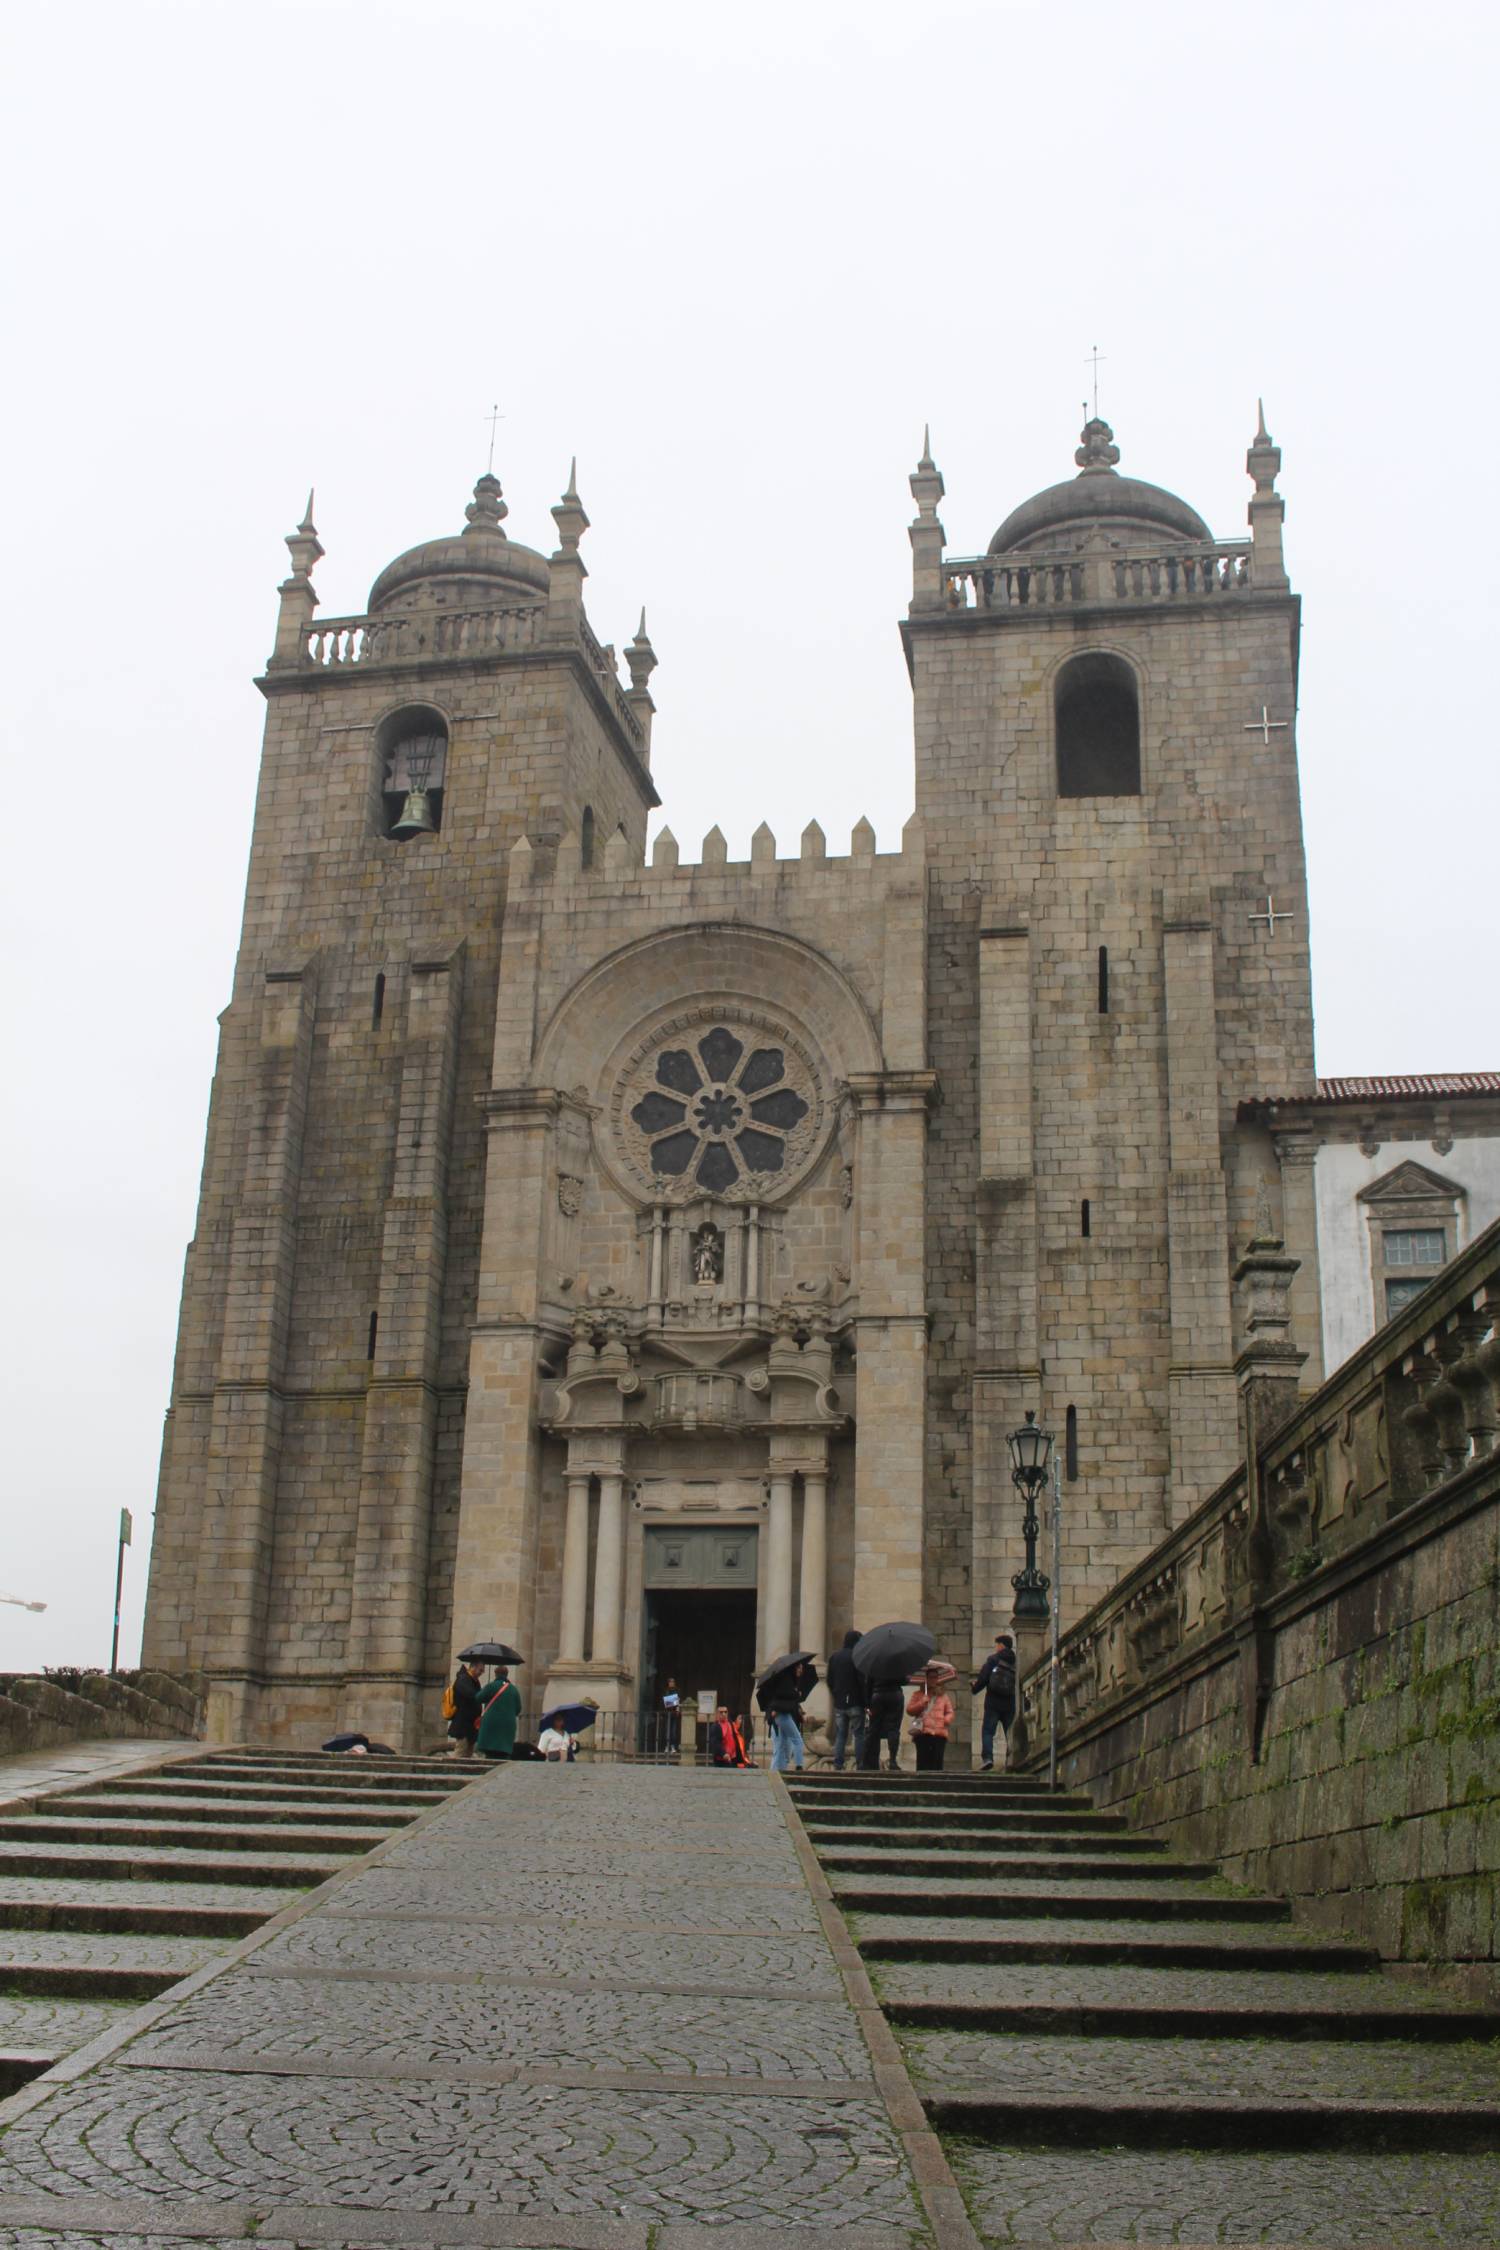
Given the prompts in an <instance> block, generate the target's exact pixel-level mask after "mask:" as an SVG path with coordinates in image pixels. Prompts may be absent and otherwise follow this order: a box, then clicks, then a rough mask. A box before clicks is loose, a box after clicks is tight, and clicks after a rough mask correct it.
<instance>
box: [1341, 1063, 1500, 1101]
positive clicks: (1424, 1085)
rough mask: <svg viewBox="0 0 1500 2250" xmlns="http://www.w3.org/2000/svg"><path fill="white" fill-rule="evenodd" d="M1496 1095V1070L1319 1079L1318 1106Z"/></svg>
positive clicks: (1499, 1077) (1499, 1082) (1499, 1085)
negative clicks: (1406, 1098) (1436, 1097)
mask: <svg viewBox="0 0 1500 2250" xmlns="http://www.w3.org/2000/svg"><path fill="white" fill-rule="evenodd" d="M1451 1094H1459V1095H1462V1094H1500V1070H1450V1071H1437V1072H1435V1073H1431V1074H1429V1075H1426V1076H1423V1077H1415V1078H1320V1079H1319V1080H1318V1091H1317V1096H1316V1098H1317V1100H1319V1101H1320V1102H1369V1101H1382V1100H1386V1099H1389V1098H1391V1097H1393V1096H1394V1097H1395V1098H1397V1099H1399V1098H1400V1097H1401V1096H1402V1095H1407V1096H1411V1097H1413V1098H1415V1099H1417V1100H1421V1099H1422V1098H1423V1097H1424V1096H1425V1097H1426V1098H1427V1099H1429V1100H1431V1099H1432V1098H1433V1097H1434V1096H1437V1095H1451Z"/></svg>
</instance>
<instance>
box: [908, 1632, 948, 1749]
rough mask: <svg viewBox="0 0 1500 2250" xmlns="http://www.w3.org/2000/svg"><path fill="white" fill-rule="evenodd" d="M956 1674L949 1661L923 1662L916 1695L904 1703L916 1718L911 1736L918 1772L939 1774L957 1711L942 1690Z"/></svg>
mask: <svg viewBox="0 0 1500 2250" xmlns="http://www.w3.org/2000/svg"><path fill="white" fill-rule="evenodd" d="M957 1677H958V1674H957V1672H956V1671H955V1670H954V1668H953V1666H952V1665H951V1664H944V1663H942V1662H941V1661H940V1660H939V1659H938V1658H936V1657H934V1658H933V1660H932V1661H931V1662H930V1663H928V1664H926V1665H924V1666H923V1668H922V1670H921V1672H919V1673H918V1675H917V1678H918V1681H919V1683H920V1684H919V1685H918V1688H917V1692H916V1694H915V1695H914V1696H913V1697H912V1699H911V1702H910V1703H909V1704H908V1705H907V1716H908V1718H911V1719H915V1721H916V1725H915V1726H914V1727H913V1729H912V1736H913V1739H914V1740H915V1742H916V1745H917V1771H918V1773H941V1772H942V1770H943V1756H944V1753H945V1752H946V1750H947V1748H948V1734H949V1730H950V1729H951V1727H952V1725H953V1721H954V1718H955V1716H956V1713H955V1711H954V1707H953V1698H952V1696H951V1695H947V1694H945V1693H944V1690H945V1688H946V1686H947V1683H948V1682H949V1680H955V1679H957Z"/></svg>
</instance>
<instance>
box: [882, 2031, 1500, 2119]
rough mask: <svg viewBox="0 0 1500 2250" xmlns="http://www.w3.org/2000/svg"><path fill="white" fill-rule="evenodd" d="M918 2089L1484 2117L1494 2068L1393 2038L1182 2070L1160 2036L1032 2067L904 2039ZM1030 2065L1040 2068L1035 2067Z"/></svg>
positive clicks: (1230, 2045)
mask: <svg viewBox="0 0 1500 2250" xmlns="http://www.w3.org/2000/svg"><path fill="white" fill-rule="evenodd" d="M902 2044H903V2048H904V2050H905V2053H906V2058H907V2064H908V2067H909V2068H910V2070H911V2073H912V2077H913V2079H914V2081H915V2083H916V2085H917V2088H918V2091H919V2092H921V2093H923V2094H928V2095H931V2096H932V2097H934V2098H935V2099H938V2098H944V2097H946V2096H949V2095H954V2096H958V2097H960V2098H964V2099H980V2100H986V2101H995V2102H1001V2101H1009V2102H1012V2103H1021V2104H1026V2103H1029V2102H1030V2101H1031V2100H1032V2099H1033V2098H1035V2097H1036V2096H1037V2095H1039V2094H1040V2095H1041V2096H1043V2097H1044V2098H1046V2099H1049V2100H1050V2099H1051V2098H1052V2097H1053V2096H1059V2097H1061V2098H1064V2099H1066V2100H1068V2101H1078V2100H1085V2101H1090V2102H1097V2103H1100V2104H1102V2105H1105V2106H1113V2105H1114V2104H1116V2103H1124V2104H1127V2105H1128V2104H1131V2103H1134V2102H1136V2101H1141V2100H1144V2101H1148V2102H1157V2101H1178V2102H1194V2103H1196V2102H1198V2101H1201V2100H1203V2099H1205V2098H1207V2099H1209V2100H1212V2101H1214V2102H1220V2101H1226V2100H1233V2101H1241V2102H1267V2101H1269V2102H1276V2103H1278V2104H1281V2103H1285V2102H1338V2103H1344V2102H1373V2103H1376V2104H1378V2105H1395V2106H1397V2107H1399V2108H1401V2109H1402V2110H1405V2109H1408V2108H1409V2107H1411V2106H1412V2105H1413V2104H1417V2105H1420V2106H1424V2107H1426V2106H1430V2105H1432V2104H1437V2105H1438V2106H1439V2107H1442V2108H1447V2107H1448V2106H1450V2105H1459V2106H1463V2107H1465V2108H1478V2109H1489V2110H1491V2111H1494V2110H1495V2109H1496V2105H1497V2104H1500V2063H1497V2060H1496V2057H1495V2055H1494V2053H1493V2051H1492V2050H1491V2049H1490V2048H1489V2047H1488V2046H1487V2045H1486V2043H1485V2042H1484V2040H1483V2039H1480V2038H1477V2037H1475V2038H1469V2039H1458V2040H1449V2041H1445V2042H1444V2043H1443V2044H1442V2045H1436V2044H1429V2045H1427V2046H1424V2047H1423V2048H1422V2049H1421V2050H1420V2051H1419V2052H1415V2053H1414V2052H1413V2050H1412V2049H1411V2048H1410V2047H1408V2046H1407V2045H1406V2044H1405V2043H1404V2041H1403V2040H1402V2038H1401V2036H1400V2035H1399V2034H1398V2035H1397V2036H1396V2037H1395V2038H1394V2039H1392V2038H1385V2039H1376V2038H1372V2039H1347V2038H1346V2039H1325V2038H1322V2037H1320V2036H1318V2035H1317V2034H1316V2033H1314V2034H1311V2035H1310V2036H1308V2037H1306V2038H1297V2037H1293V2038H1290V2039H1283V2038H1278V2037H1275V2036H1273V2035H1272V2034H1270V2033H1268V2032H1267V2031H1265V2030H1264V2029H1263V2028H1262V2029H1259V2030H1257V2031H1256V2032H1254V2033H1253V2034H1252V2035H1251V2036H1249V2037H1248V2038H1239V2037H1236V2036H1235V2035H1234V2034H1233V2033H1230V2034H1228V2035H1224V2036H1215V2035H1214V2034H1212V2033H1210V2034H1207V2035H1205V2036H1203V2037H1201V2038H1200V2039H1199V2040H1198V2041H1197V2042H1196V2043H1195V2044H1194V2046H1193V2049H1192V2054H1191V2057H1190V2058H1189V2060H1188V2064H1187V2067H1186V2068H1185V2067H1184V2057H1183V2052H1182V2045H1181V2042H1180V2040H1178V2039H1177V2038H1175V2037H1173V2036H1171V2035H1170V2034H1168V2033H1165V2032H1159V2033H1158V2034H1157V2035H1156V2036H1155V2037H1152V2036H1150V2035H1146V2036H1144V2037H1138V2038H1132V2039H1121V2038H1118V2037H1115V2036H1111V2035H1107V2034H1106V2035H1103V2036H1098V2037H1092V2036H1089V2035H1088V2034H1084V2035H1082V2036H1080V2035H1079V2034H1077V2033H1071V2034H1069V2033H1059V2034H1054V2035H1053V2036H1051V2037H1050V2038H1049V2039H1048V2041H1047V2046H1046V2050H1045V2053H1044V2054H1043V2055H1042V2056H1041V2057H1038V2056H1037V2055H1036V2054H1034V2053H1033V2052H1032V2051H1031V2050H1030V2049H1029V2048H1028V2047H1027V2045H1026V2043H1025V2041H1024V2040H1022V2039H1020V2038H1016V2037H1008V2038H1003V2039H996V2038H990V2037H987V2036H986V2035H985V2034H984V2033H983V2032H975V2031H950V2030H943V2031H930V2032H922V2033H917V2032H912V2033H910V2034H909V2036H908V2037H907V2038H906V2039H905V2040H904V2041H903V2042H902ZM1039 2062H1040V2066H1041V2067H1040V2069H1039V2068H1038V2064H1039Z"/></svg>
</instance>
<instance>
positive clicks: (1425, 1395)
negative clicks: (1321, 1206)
mask: <svg viewBox="0 0 1500 2250" xmlns="http://www.w3.org/2000/svg"><path fill="white" fill-rule="evenodd" d="M1278 1262H1279V1263H1281V1264H1283V1265H1284V1264H1286V1263H1287V1262H1286V1261H1277V1260H1275V1259H1268V1258H1266V1257H1261V1258H1259V1259H1256V1258H1247V1260H1246V1261H1245V1267H1251V1266H1254V1267H1257V1268H1266V1269H1268V1270H1269V1268H1271V1267H1273V1266H1274V1265H1276V1264H1277V1263H1278ZM1242 1270H1243V1269H1242ZM1250 1278H1251V1280H1252V1281H1254V1280H1256V1279H1257V1278H1260V1279H1262V1280H1263V1279H1264V1275H1263V1274H1262V1275H1259V1276H1257V1275H1256V1274H1252V1275H1251V1276H1250ZM1273 1278H1274V1275H1273ZM1278 1348H1279V1349H1280V1350H1281V1352H1282V1356H1283V1359H1285V1356H1286V1352H1287V1350H1288V1348H1289V1347H1286V1346H1281V1347H1278ZM1292 1356H1293V1358H1295V1355H1292ZM1240 1370H1241V1381H1242V1397H1243V1399H1244V1403H1245V1462H1244V1463H1243V1464H1242V1465H1241V1466H1239V1467H1237V1468H1236V1469H1235V1471H1234V1472H1233V1474H1232V1475H1230V1476H1229V1477H1227V1478H1226V1479H1225V1481H1224V1483H1223V1484H1222V1485H1220V1487H1219V1488H1218V1490H1217V1491H1216V1492H1214V1493H1212V1494H1211V1495H1210V1496H1209V1498H1208V1499H1207V1500H1206V1501H1205V1502H1204V1503H1203V1505H1202V1506H1201V1507H1200V1508H1199V1509H1198V1510H1197V1511H1196V1513H1195V1514H1194V1515H1192V1516H1190V1517H1189V1518H1188V1519H1187V1520H1186V1522H1184V1523H1183V1524H1181V1525H1180V1526H1179V1527H1178V1528H1177V1529H1176V1530H1175V1531H1173V1532H1171V1533H1169V1534H1168V1535H1167V1537H1166V1538H1164V1539H1163V1540H1162V1541H1161V1543H1160V1545H1159V1546H1158V1547H1157V1548H1156V1549H1155V1550H1154V1551H1153V1552H1152V1553H1151V1554H1150V1555H1148V1556H1147V1557H1146V1558H1145V1559H1144V1560H1143V1561H1142V1562H1141V1563H1140V1564H1138V1565H1137V1567H1136V1568H1135V1569H1134V1570H1133V1571H1131V1572H1130V1573H1129V1574H1128V1576H1126V1577H1125V1578H1124V1579H1122V1581H1121V1582H1120V1584H1119V1585H1118V1586H1117V1587H1116V1588H1115V1589H1114V1591H1113V1592H1112V1593H1111V1594H1109V1595H1108V1596H1107V1597H1106V1598H1105V1600H1103V1601H1101V1602H1099V1603H1097V1604H1096V1605H1095V1606H1094V1608H1092V1609H1091V1610H1089V1611H1088V1613H1087V1614H1086V1615H1085V1616H1084V1617H1082V1618H1081V1619H1080V1620H1079V1621H1078V1623H1077V1624H1075V1625H1074V1626H1072V1628H1071V1629H1070V1630H1069V1631H1068V1632H1067V1633H1065V1634H1064V1635H1063V1637H1062V1639H1061V1643H1060V1646H1059V1651H1058V1740H1057V1766H1058V1773H1059V1776H1060V1777H1061V1780H1062V1782H1063V1785H1064V1786H1065V1787H1068V1788H1086V1789H1088V1790H1089V1791H1090V1792H1091V1794H1092V1795H1093V1797H1094V1800H1095V1803H1096V1804H1098V1805H1100V1806H1107V1807H1110V1808H1113V1809H1118V1810H1121V1811H1125V1812H1126V1813H1127V1814H1128V1816H1129V1818H1130V1820H1131V1822H1132V1825H1133V1826H1135V1827H1137V1828H1139V1829H1141V1830H1142V1831H1143V1832H1145V1833H1148V1834H1153V1835H1157V1836H1159V1837H1161V1838H1162V1839H1164V1840H1165V1841H1167V1842H1168V1843H1169V1844H1170V1846H1171V1847H1172V1848H1173V1849H1174V1850H1176V1849H1180V1850H1184V1851H1190V1852H1193V1853H1194V1854H1201V1855H1203V1856H1206V1857H1212V1858H1214V1859H1217V1860H1219V1861H1220V1862H1221V1863H1222V1864H1223V1865H1224V1868H1225V1872H1226V1873H1227V1874H1229V1875H1230V1876H1231V1877H1233V1878H1234V1879H1235V1880H1237V1881H1241V1882H1247V1883H1251V1884H1254V1885H1269V1886H1270V1887H1272V1888H1274V1889H1276V1890H1279V1891H1282V1892H1285V1893H1287V1894H1289V1895H1291V1896H1292V1897H1293V1898H1294V1899H1296V1900H1297V1901H1298V1904H1299V1907H1300V1909H1301V1910H1302V1911H1303V1912H1304V1913H1305V1914H1306V1915H1307V1916H1308V1917H1309V1918H1310V1919H1312V1920H1315V1921H1321V1922H1324V1923H1327V1924H1330V1925H1333V1926H1337V1927H1340V1928H1348V1929H1355V1930H1359V1931H1362V1932H1364V1933H1365V1934H1366V1935H1368V1936H1369V1937H1370V1938H1371V1939H1372V1940H1373V1941H1374V1942H1375V1943H1377V1944H1378V1946H1379V1948H1380V1950H1381V1952H1382V1953H1383V1954H1384V1955H1385V1957H1386V1958H1388V1959H1392V1960H1408V1961H1428V1962H1434V1963H1439V1964H1442V1965H1444V1966H1445V1967H1447V1968H1450V1969H1452V1970H1453V1971H1454V1973H1456V1974H1461V1975H1462V1976H1463V1977H1464V1978H1465V1979H1466V1980H1468V1981H1470V1982H1472V1983H1473V1985H1474V1989H1475V1990H1476V1992H1483V1993H1486V1994H1494V1993H1495V1992H1496V1991H1500V1968H1497V1966H1496V1955H1497V1951H1500V1912H1497V1908H1500V1784H1497V1782H1496V1778H1495V1770H1494V1743H1495V1739H1496V1733H1497V1729H1500V1579H1497V1572H1496V1564H1495V1553H1496V1539H1497V1536H1500V1528H1497V1527H1500V1224H1497V1225H1496V1226H1493V1227H1491V1228H1489V1229H1488V1231H1487V1232H1486V1233H1485V1234H1483V1235H1481V1236H1480V1237H1479V1238H1478V1239H1477V1240H1476V1241H1475V1242H1473V1243H1472V1244H1471V1245H1470V1246H1469V1248H1468V1249H1467V1250H1465V1251H1464V1252H1463V1254H1462V1255H1461V1256H1460V1257H1458V1258H1456V1259H1455V1260H1454V1261H1453V1263H1452V1264H1451V1265H1450V1266H1448V1267H1447V1269H1446V1270H1445V1271H1444V1273H1443V1274H1442V1275H1441V1276H1439V1278H1438V1279H1436V1280H1435V1281H1434V1282H1433V1283H1432V1284H1431V1285H1430V1287H1429V1288H1428V1289H1427V1290H1425V1291H1424V1293H1423V1294H1422V1295H1421V1296H1420V1297H1418V1298H1416V1299H1414V1301H1413V1302H1412V1303H1411V1304H1410V1305H1409V1306H1408V1307H1406V1308H1405V1309H1404V1310H1403V1311H1402V1312H1401V1313H1399V1314H1398V1315H1397V1316H1396V1318H1395V1319H1394V1320H1392V1321H1390V1322H1389V1323H1388V1324H1387V1326H1386V1327H1385V1328H1383V1329H1382V1330H1380V1331H1379V1333H1378V1334H1376V1335H1375V1336H1373V1337H1372V1338H1371V1339H1370V1341H1369V1342H1368V1343H1367V1344H1366V1345H1364V1346H1363V1347H1362V1348H1361V1350H1360V1351H1358V1352H1357V1353H1355V1355H1354V1356H1353V1357H1352V1358H1351V1359H1349V1360H1348V1361H1346V1363H1345V1364H1344V1366H1343V1367H1341V1368H1340V1369H1339V1370H1338V1371H1337V1373H1336V1374H1334V1375H1333V1376H1332V1377H1331V1378H1330V1379H1329V1381H1328V1382H1326V1383H1325V1384H1324V1385H1323V1386H1322V1388H1321V1389H1320V1390H1318V1391H1315V1392H1313V1393H1312V1394H1311V1395H1310V1396H1308V1397H1305V1398H1299V1397H1298V1396H1297V1395H1296V1391H1295V1377H1294V1376H1290V1377H1288V1376H1284V1375H1278V1374H1277V1373H1276V1372H1275V1363H1274V1359H1267V1358H1266V1357H1265V1355H1264V1354H1262V1355H1261V1358H1260V1360H1259V1361H1257V1360H1256V1352H1255V1346H1254V1341H1253V1338H1252V1340H1251V1342H1250V1343H1249V1344H1247V1349H1246V1352H1245V1353H1244V1354H1243V1355H1242V1358H1241V1361H1240ZM1064 1505H1065V1508H1066V1502H1065V1503H1064ZM1064 1522H1065V1524H1066V1515H1065V1517H1064ZM1064 1594H1065V1595H1066V1587H1065V1588H1064ZM1051 1705H1052V1695H1051V1672H1050V1666H1049V1664H1048V1663H1047V1662H1046V1661H1043V1662H1042V1663H1040V1664H1038V1665H1036V1666H1035V1667H1034V1668H1033V1669H1031V1670H1030V1671H1029V1672H1028V1674H1027V1676H1026V1678H1025V1679H1024V1681H1023V1682H1022V1689H1021V1714H1020V1727H1019V1729H1018V1737H1019V1740H1018V1753H1019V1755H1020V1757H1021V1759H1022V1762H1023V1763H1025V1764H1028V1765H1030V1766H1031V1767H1032V1768H1033V1769H1034V1770H1035V1769H1044V1768H1045V1765H1046V1763H1047V1759H1048V1753H1049V1742H1048V1736H1049V1731H1050V1723H1051Z"/></svg>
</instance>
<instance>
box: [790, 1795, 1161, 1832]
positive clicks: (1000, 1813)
mask: <svg viewBox="0 0 1500 2250" xmlns="http://www.w3.org/2000/svg"><path fill="white" fill-rule="evenodd" d="M797 1811H798V1813H799V1815H800V1816H801V1817H803V1818H805V1819H806V1821H807V1823H808V1825H809V1827H811V1826H812V1825H813V1824H814V1823H816V1822H818V1821H828V1820H840V1819H843V1820H859V1819H860V1818H861V1817H864V1818H868V1819H870V1820H875V1821H882V1822H884V1821H892V1822H894V1821H903V1822H907V1823H912V1824H915V1825H916V1826H917V1827H919V1828H920V1827H924V1826H925V1827H931V1826H932V1825H933V1823H934V1822H936V1821H941V1822H942V1824H943V1826H944V1827H945V1828H946V1827H949V1826H952V1827H953V1828H954V1829H955V1830H960V1829H962V1828H963V1827H964V1825H965V1823H966V1822H968V1821H971V1820H972V1821H976V1822H977V1821H985V1822H990V1821H1007V1822H1011V1823H1013V1824H1014V1825H1015V1826H1016V1827H1018V1828H1037V1829H1045V1830H1046V1831H1047V1832H1048V1833H1051V1832H1052V1831H1054V1830H1056V1831H1060V1832H1061V1833H1062V1834H1064V1835H1067V1834H1081V1835H1088V1834H1094V1835H1106V1834H1112V1835H1121V1834H1123V1833H1124V1832H1125V1831H1126V1830H1127V1829H1128V1828H1129V1826H1130V1823H1129V1822H1128V1821H1127V1820H1126V1818H1125V1816H1124V1814H1123V1813H1101V1812H1094V1811H1093V1810H1092V1809H1091V1808H1090V1807H1089V1806H1087V1805H1078V1806H1073V1807H1068V1806H1065V1807H1063V1808H1062V1809H1061V1810H1059V1809H1058V1807H1057V1806H1055V1805H1051V1804H1044V1805H1001V1806H998V1807H992V1806H984V1807H983V1808H980V1809H976V1810H975V1811H973V1812H955V1813H951V1814H950V1812H949V1811H948V1808H947V1807H946V1806H944V1805H934V1804H932V1803H930V1802H929V1801H928V1800H927V1799H926V1798H918V1799H916V1800H915V1801H907V1802H903V1803H891V1802H889V1801H883V1800H882V1798H881V1797H880V1795H879V1793H878V1792H876V1791H871V1790H860V1791H859V1792H858V1793H855V1792H852V1791H851V1793H850V1794H849V1795H848V1796H847V1797H844V1798H838V1799H832V1798H831V1799H829V1800H827V1801H826V1802H825V1801H824V1800H823V1799H821V1798H820V1799H819V1800H818V1802H817V1803H816V1804H815V1805H805V1806H804V1805H799V1806H798V1807H797Z"/></svg>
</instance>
